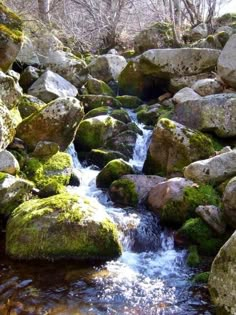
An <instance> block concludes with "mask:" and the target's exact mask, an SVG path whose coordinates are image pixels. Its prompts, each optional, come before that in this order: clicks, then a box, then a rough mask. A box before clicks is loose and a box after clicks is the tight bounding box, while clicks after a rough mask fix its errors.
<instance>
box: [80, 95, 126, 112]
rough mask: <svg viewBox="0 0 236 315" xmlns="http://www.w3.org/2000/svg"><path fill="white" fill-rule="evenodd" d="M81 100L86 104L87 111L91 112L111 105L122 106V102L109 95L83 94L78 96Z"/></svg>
mask: <svg viewBox="0 0 236 315" xmlns="http://www.w3.org/2000/svg"><path fill="white" fill-rule="evenodd" d="M78 98H79V100H80V101H81V102H82V104H83V106H84V110H85V112H86V113H87V112H89V111H90V110H92V109H95V108H98V107H103V106H110V107H113V108H121V107H122V104H121V103H120V102H119V101H118V100H117V99H115V98H114V97H112V96H107V95H81V96H78Z"/></svg>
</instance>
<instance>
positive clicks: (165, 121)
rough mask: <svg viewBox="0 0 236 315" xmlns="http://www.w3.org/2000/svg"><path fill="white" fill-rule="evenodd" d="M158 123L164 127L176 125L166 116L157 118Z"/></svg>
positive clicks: (170, 127) (173, 127)
mask: <svg viewBox="0 0 236 315" xmlns="http://www.w3.org/2000/svg"><path fill="white" fill-rule="evenodd" d="M159 123H160V124H161V125H162V126H163V127H164V128H166V129H175V128H176V125H175V123H174V121H173V120H169V119H167V118H162V119H160V120H159Z"/></svg>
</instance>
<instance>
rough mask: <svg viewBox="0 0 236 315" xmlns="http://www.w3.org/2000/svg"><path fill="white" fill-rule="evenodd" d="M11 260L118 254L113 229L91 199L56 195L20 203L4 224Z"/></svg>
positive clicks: (116, 239) (100, 257)
mask: <svg viewBox="0 0 236 315" xmlns="http://www.w3.org/2000/svg"><path fill="white" fill-rule="evenodd" d="M6 252H7V254H8V255H9V256H10V257H12V258H14V259H21V260H22V259H23V260H31V259H44V260H59V259H77V260H106V259H112V258H115V257H117V256H119V255H120V254H121V245H120V243H119V240H118V233H117V229H116V227H115V225H114V223H112V221H111V220H110V218H109V217H108V215H107V214H106V213H105V210H104V209H103V208H101V206H100V205H99V204H98V203H96V202H95V201H94V200H90V199H89V198H85V197H82V196H76V195H70V194H59V195H56V196H53V197H49V198H45V199H35V200H30V201H28V202H25V203H23V204H22V205H20V206H19V207H18V208H17V209H15V211H14V213H13V214H12V216H11V218H10V220H9V221H8V223H7V231H6Z"/></svg>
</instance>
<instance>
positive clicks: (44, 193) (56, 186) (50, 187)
mask: <svg viewBox="0 0 236 315" xmlns="http://www.w3.org/2000/svg"><path fill="white" fill-rule="evenodd" d="M63 193H66V188H65V187H64V186H63V185H62V184H60V183H58V182H57V181H56V180H53V179H51V180H50V181H49V183H48V184H47V185H46V186H44V187H43V188H42V189H41V190H40V193H39V196H40V197H41V198H47V197H50V196H54V195H58V194H63Z"/></svg>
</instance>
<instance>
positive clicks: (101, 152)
mask: <svg viewBox="0 0 236 315" xmlns="http://www.w3.org/2000/svg"><path fill="white" fill-rule="evenodd" d="M115 159H123V160H126V157H125V155H123V154H122V153H120V152H117V151H112V150H105V149H93V150H91V152H90V153H89V155H88V162H89V163H91V164H94V165H97V166H98V167H100V168H103V167H104V166H105V165H106V164H107V163H109V162H110V161H112V160H115Z"/></svg>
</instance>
